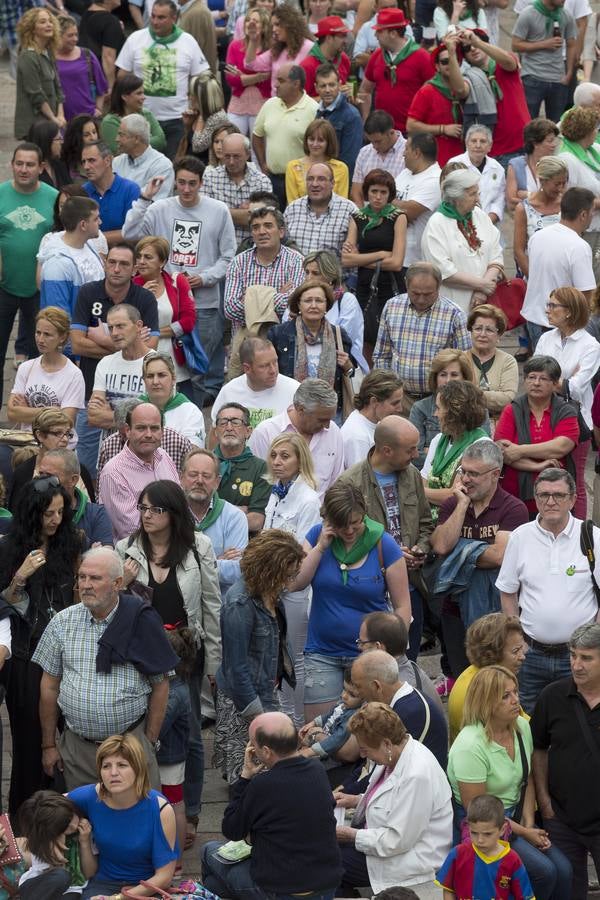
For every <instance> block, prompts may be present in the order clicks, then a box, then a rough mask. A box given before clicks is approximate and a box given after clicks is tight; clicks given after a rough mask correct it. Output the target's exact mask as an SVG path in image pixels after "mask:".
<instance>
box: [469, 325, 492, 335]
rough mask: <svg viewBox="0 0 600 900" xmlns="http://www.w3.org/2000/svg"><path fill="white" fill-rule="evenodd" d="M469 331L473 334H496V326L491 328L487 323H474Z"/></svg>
mask: <svg viewBox="0 0 600 900" xmlns="http://www.w3.org/2000/svg"><path fill="white" fill-rule="evenodd" d="M471 331H472V332H473V334H498V329H497V328H491V327H489V326H488V325H475V326H473V328H471Z"/></svg>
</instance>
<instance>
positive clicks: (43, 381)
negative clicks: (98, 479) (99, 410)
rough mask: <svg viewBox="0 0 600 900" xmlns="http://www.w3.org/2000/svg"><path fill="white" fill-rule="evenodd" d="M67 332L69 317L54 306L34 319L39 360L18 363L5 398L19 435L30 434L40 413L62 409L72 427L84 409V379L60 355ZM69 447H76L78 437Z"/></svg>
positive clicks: (79, 371) (65, 341) (69, 362)
mask: <svg viewBox="0 0 600 900" xmlns="http://www.w3.org/2000/svg"><path fill="white" fill-rule="evenodd" d="M70 328H71V320H70V319H69V316H68V315H67V313H66V312H65V311H64V310H63V309H59V308H58V307H57V306H46V307H45V308H44V309H42V310H41V311H40V312H39V313H38V314H37V316H36V318H35V343H36V346H37V348H38V350H39V352H40V356H38V357H36V359H29V360H27V361H26V362H24V363H21V365H20V366H19V368H18V369H17V374H16V376H15V383H14V386H13V389H12V391H11V394H10V397H9V398H8V407H7V416H8V421H9V422H14V423H15V424H18V425H19V426H20V427H21V430H22V431H31V423H32V422H33V420H34V419H35V418H36V417H37V416H38V414H39V412H40V410H41V409H56V408H59V409H61V410H62V411H63V412H64V413H65V414H66V415H67V416H68V418H69V421H70V423H71V425H73V424H74V423H75V419H76V417H77V413H78V411H79V410H80V409H85V382H84V380H83V375H82V374H81V370H80V369H79V367H78V366H76V365H75V364H74V363H73V362H72V361H71V360H70V359H68V357H66V356H65V355H64V353H63V350H64V348H65V344H66V343H67V341H68V340H69V331H70ZM69 446H70V448H71V449H73V448H74V447H76V446H77V435H74V437H73V440H72V442H71V443H70V444H69Z"/></svg>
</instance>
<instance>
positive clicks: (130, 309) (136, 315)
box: [106, 303, 142, 323]
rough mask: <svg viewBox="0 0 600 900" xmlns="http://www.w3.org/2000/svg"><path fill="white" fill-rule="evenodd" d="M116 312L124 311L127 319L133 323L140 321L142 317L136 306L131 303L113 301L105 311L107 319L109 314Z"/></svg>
mask: <svg viewBox="0 0 600 900" xmlns="http://www.w3.org/2000/svg"><path fill="white" fill-rule="evenodd" d="M118 312H124V313H125V315H126V316H127V318H128V319H129V321H130V322H133V323H135V322H140V321H141V318H142V317H141V315H140V311H139V309H138V308H137V306H133V305H132V304H131V303H115V304H114V305H113V306H111V308H110V309H109V310H108V312H107V313H106V318H107V320H108V317H109V316H112V315H114V314H115V313H118Z"/></svg>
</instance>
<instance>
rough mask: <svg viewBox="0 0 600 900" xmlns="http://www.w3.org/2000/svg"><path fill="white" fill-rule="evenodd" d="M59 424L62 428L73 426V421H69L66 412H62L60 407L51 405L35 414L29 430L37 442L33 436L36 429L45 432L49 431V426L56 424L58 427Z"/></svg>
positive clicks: (53, 426) (52, 426)
mask: <svg viewBox="0 0 600 900" xmlns="http://www.w3.org/2000/svg"><path fill="white" fill-rule="evenodd" d="M61 425H62V426H63V427H64V428H73V423H72V422H71V419H70V418H69V416H68V415H67V414H66V412H63V411H62V409H59V408H58V407H54V406H53V407H50V408H46V409H42V410H41V412H39V413H38V414H37V416H36V417H35V419H34V420H33V422H32V423H31V430H32V432H33V436H34V438H35V440H36V441H37V443H39V441H38V440H37V438H36V436H35V433H36V431H41V432H42V434H46V433H47V432H48V431H50V429H51V428H55V427H56V426H58V427H59V428H60V427H61Z"/></svg>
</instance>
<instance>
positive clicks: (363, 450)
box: [341, 369, 404, 469]
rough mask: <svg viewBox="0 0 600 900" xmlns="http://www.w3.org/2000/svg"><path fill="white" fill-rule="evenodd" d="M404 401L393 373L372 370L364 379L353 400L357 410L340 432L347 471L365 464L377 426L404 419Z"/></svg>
mask: <svg viewBox="0 0 600 900" xmlns="http://www.w3.org/2000/svg"><path fill="white" fill-rule="evenodd" d="M403 401H404V391H403V390H402V382H401V380H400V379H399V378H398V376H397V375H394V373H393V372H386V371H384V370H383V369H373V371H372V372H369V374H368V375H365V377H364V378H363V380H362V382H361V385H360V388H359V390H358V393H357V394H355V396H354V406H355V407H356V409H355V410H354V411H353V412H351V413H350V415H349V416H348V418H347V419H346V421H345V422H344V424H343V425H342V428H341V432H342V440H343V442H344V466H345V468H346V469H349V468H350V466H353V465H355V463H359V462H364V460H365V459H366V458H367V456H368V454H369V450H370V449H371V447H372V446H373V444H374V442H375V426H376V425H377V423H378V422H380V421H381V419H383V418H384V417H385V416H396V415H401V413H402V405H403Z"/></svg>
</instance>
